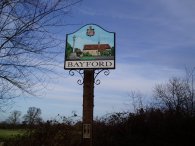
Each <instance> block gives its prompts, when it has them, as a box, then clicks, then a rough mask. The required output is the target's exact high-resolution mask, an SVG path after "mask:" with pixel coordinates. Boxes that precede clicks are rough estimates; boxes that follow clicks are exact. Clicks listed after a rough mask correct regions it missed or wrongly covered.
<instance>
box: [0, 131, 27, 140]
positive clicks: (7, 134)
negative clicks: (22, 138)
mask: <svg viewBox="0 0 195 146" xmlns="http://www.w3.org/2000/svg"><path fill="white" fill-rule="evenodd" d="M24 133H25V130H23V129H0V139H9V138H14V137H15V136H18V135H23V134H24Z"/></svg>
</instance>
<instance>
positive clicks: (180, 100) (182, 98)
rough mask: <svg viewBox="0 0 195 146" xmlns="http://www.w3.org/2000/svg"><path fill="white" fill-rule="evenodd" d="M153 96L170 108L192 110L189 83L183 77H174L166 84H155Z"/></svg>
mask: <svg viewBox="0 0 195 146" xmlns="http://www.w3.org/2000/svg"><path fill="white" fill-rule="evenodd" d="M154 96H155V98H156V99H158V100H159V101H160V102H161V103H162V104H163V106H164V107H165V108H168V109H170V110H177V111H178V110H180V111H185V112H190V111H191V110H192V107H191V105H192V104H191V102H192V101H191V89H190V85H189V84H188V82H186V80H184V79H181V78H176V77H174V78H172V79H170V80H169V82H168V83H166V84H158V85H156V86H155V89H154Z"/></svg>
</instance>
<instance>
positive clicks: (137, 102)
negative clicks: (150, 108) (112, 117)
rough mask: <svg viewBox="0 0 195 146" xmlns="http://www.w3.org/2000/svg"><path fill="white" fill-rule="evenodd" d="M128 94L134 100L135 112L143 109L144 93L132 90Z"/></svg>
mask: <svg viewBox="0 0 195 146" xmlns="http://www.w3.org/2000/svg"><path fill="white" fill-rule="evenodd" d="M128 96H129V97H130V98H131V100H132V105H133V110H134V112H138V111H139V110H140V109H143V108H144V106H143V95H142V93H141V92H139V91H131V92H130V93H129V94H128Z"/></svg>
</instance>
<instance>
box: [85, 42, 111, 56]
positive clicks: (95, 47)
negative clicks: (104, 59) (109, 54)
mask: <svg viewBox="0 0 195 146" xmlns="http://www.w3.org/2000/svg"><path fill="white" fill-rule="evenodd" d="M104 51H111V47H110V45H109V44H100V43H99V42H98V44H88V45H84V48H83V53H89V54H91V55H92V56H100V55H101V53H102V52H104Z"/></svg>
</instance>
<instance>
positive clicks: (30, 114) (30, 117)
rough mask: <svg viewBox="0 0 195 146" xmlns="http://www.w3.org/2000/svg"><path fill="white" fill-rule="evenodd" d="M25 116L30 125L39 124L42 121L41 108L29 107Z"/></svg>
mask: <svg viewBox="0 0 195 146" xmlns="http://www.w3.org/2000/svg"><path fill="white" fill-rule="evenodd" d="M23 118H24V121H25V122H26V123H27V124H29V125H34V124H38V123H39V122H41V121H42V118H41V109H40V108H36V107H29V108H28V111H27V113H26V114H25V115H24V117H23Z"/></svg>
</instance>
